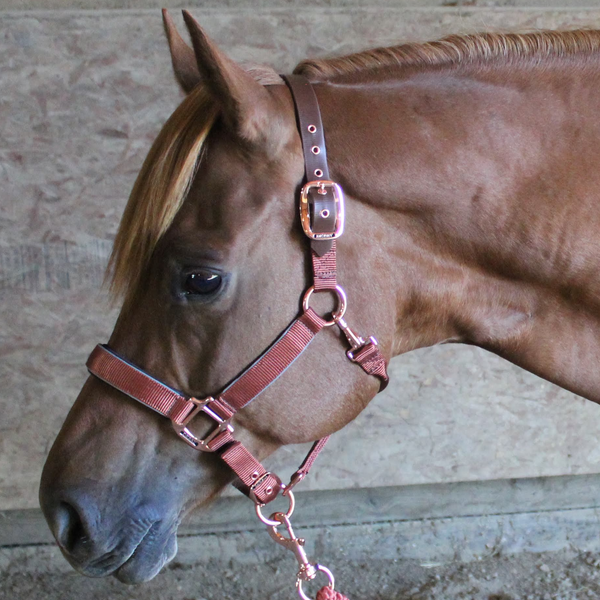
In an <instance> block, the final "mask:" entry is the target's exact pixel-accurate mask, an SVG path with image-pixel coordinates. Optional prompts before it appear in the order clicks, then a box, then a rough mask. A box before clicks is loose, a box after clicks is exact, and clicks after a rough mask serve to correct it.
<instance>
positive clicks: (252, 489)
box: [87, 75, 388, 506]
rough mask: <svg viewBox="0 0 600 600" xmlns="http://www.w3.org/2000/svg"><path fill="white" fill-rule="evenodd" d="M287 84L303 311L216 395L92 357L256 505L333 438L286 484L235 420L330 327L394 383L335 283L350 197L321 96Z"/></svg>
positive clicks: (120, 361) (91, 364) (371, 369)
mask: <svg viewBox="0 0 600 600" xmlns="http://www.w3.org/2000/svg"><path fill="white" fill-rule="evenodd" d="M284 79H285V80H286V83H287V85H288V86H289V88H290V90H291V92H292V96H293V98H294V102H295V104H296V111H297V116H298V127H299V130H300V134H301V138H302V147H303V152H304V164H305V170H306V181H305V182H304V186H303V188H302V192H301V197H300V216H301V221H302V227H303V229H304V232H305V233H306V235H307V237H309V238H310V240H311V242H310V243H311V256H312V265H313V285H311V286H310V287H309V289H308V290H307V291H306V293H305V295H304V299H303V313H302V314H301V315H300V316H299V317H298V318H297V319H295V320H294V321H293V322H292V323H291V325H290V326H289V327H288V328H287V329H286V330H285V331H284V332H283V333H282V334H281V335H280V336H279V338H277V340H276V341H275V342H274V343H273V344H272V345H271V346H270V347H269V348H268V349H267V350H266V351H265V352H264V353H263V354H262V355H261V356H260V357H259V358H258V359H257V360H256V361H255V362H254V363H252V364H251V365H250V366H249V367H248V368H247V369H245V370H244V371H243V372H242V373H241V374H240V375H239V377H237V378H236V379H235V380H234V381H233V382H231V383H230V384H229V385H228V386H227V387H226V388H225V389H224V390H222V391H221V392H220V393H219V394H217V395H216V396H215V397H212V396H210V397H208V398H204V399H203V400H198V399H196V398H193V397H190V396H188V395H186V394H184V393H182V392H180V391H178V390H175V389H173V388H171V387H169V386H167V385H166V384H164V383H162V382H161V381H159V380H158V379H156V378H154V377H152V376H151V375H149V374H148V373H146V372H145V371H143V370H142V369H140V368H139V367H137V366H135V365H134V364H132V363H131V362H129V361H128V360H126V359H125V358H123V357H121V356H119V355H118V354H117V353H116V352H114V351H113V350H111V349H110V348H108V347H107V346H105V345H98V346H96V348H95V349H94V351H93V352H92V354H91V355H90V357H89V359H88V361H87V368H88V370H89V371H90V373H91V374H92V375H95V376H96V377H98V379H101V380H102V381H104V382H106V383H107V384H108V385H110V386H112V387H114V388H115V389H117V390H119V391H121V392H123V393H124V394H126V395H127V396H129V397H131V398H133V399H135V400H137V401H138V402H141V403H142V404H145V405H146V406H148V407H149V408H151V409H152V410H154V411H156V412H158V413H159V414H161V415H163V416H164V417H167V418H168V419H170V420H171V422H172V424H173V427H174V429H175V431H176V433H177V435H179V437H180V438H181V439H183V440H184V441H185V442H186V443H187V444H189V445H190V446H192V447H193V448H195V449H197V450H201V451H203V452H215V453H217V454H218V455H219V456H220V457H221V458H222V459H223V460H224V461H225V462H226V463H227V464H228V465H229V467H230V468H231V469H232V470H233V471H234V473H235V474H236V475H237V480H236V481H235V482H234V485H236V487H238V488H239V489H240V490H241V491H242V492H243V493H244V494H246V495H247V496H249V497H250V498H251V499H252V500H253V501H254V502H255V503H256V504H257V506H261V505H264V504H267V503H268V502H270V501H272V500H273V499H275V498H276V497H277V495H278V493H279V491H280V490H282V489H284V488H285V491H284V494H285V493H287V491H289V490H291V489H292V487H293V486H294V485H296V484H297V483H298V482H299V481H301V480H302V479H303V478H304V477H305V476H306V474H307V473H308V471H309V469H310V468H311V466H312V465H313V463H314V462H315V459H316V457H317V455H318V454H319V452H320V451H321V450H322V449H323V447H324V446H325V443H326V442H327V440H328V439H329V436H328V437H326V438H323V439H322V440H318V441H317V442H315V443H314V444H313V446H312V448H311V450H310V451H309V453H308V455H307V457H306V459H305V460H304V462H303V463H302V465H301V466H300V468H299V469H298V470H297V471H296V473H294V475H293V476H292V478H291V480H290V483H289V484H288V485H287V486H283V484H282V483H281V480H280V479H279V477H277V475H275V474H273V473H270V472H269V471H267V470H266V469H265V468H264V467H263V465H262V464H261V463H260V462H259V461H258V460H257V459H256V458H255V457H254V456H252V454H251V453H250V452H249V450H248V449H247V448H246V447H245V446H244V445H243V444H242V443H241V442H239V441H237V440H235V438H234V436H233V434H234V429H233V426H232V425H231V419H232V417H233V416H234V415H235V413H236V412H237V411H238V410H241V409H242V408H244V407H245V406H247V405H248V404H249V403H250V402H252V400H254V399H255V398H256V397H257V396H258V395H259V394H260V393H261V392H262V391H264V390H265V389H266V388H267V387H269V386H270V385H271V383H273V382H274V381H275V380H276V379H278V378H279V377H280V376H281V375H282V374H283V373H284V372H285V371H286V370H287V369H288V367H289V366H290V365H291V364H292V363H293V362H294V361H295V360H296V359H297V358H298V357H299V356H300V355H301V354H302V353H303V352H304V350H305V349H306V348H307V347H308V345H309V344H310V342H311V341H312V340H313V339H314V337H315V336H316V335H317V334H318V333H319V332H320V331H321V330H322V329H323V328H325V327H329V326H332V325H337V326H338V327H339V328H340V330H341V331H342V332H343V333H344V335H345V337H346V339H347V340H348V342H349V344H350V349H349V350H348V351H347V352H346V355H347V357H348V358H349V360H351V361H352V362H355V363H357V364H358V365H359V366H360V367H361V368H362V369H363V370H364V371H365V373H367V374H369V375H373V376H375V377H377V378H378V379H379V380H380V390H382V389H384V388H385V386H386V385H387V383H388V375H387V370H386V361H385V358H384V357H383V355H382V354H381V352H380V350H379V347H378V345H377V340H376V339H375V338H374V337H370V338H368V339H366V340H365V339H364V338H362V337H360V336H359V335H357V334H356V333H354V331H353V330H352V329H351V328H350V327H349V326H348V324H347V323H346V321H345V320H344V314H345V312H346V305H347V301H346V294H345V292H344V290H343V289H342V288H341V287H340V286H339V285H338V283H337V269H336V239H337V238H339V237H340V235H342V233H343V229H344V217H345V214H344V195H343V192H342V189H341V187H340V186H339V185H338V184H336V183H335V182H333V181H331V180H330V179H329V168H328V165H327V152H326V148H325V137H324V132H323V124H322V121H321V114H320V111H319V105H318V102H317V98H316V95H315V93H314V90H313V88H312V86H311V84H310V83H309V82H308V80H306V79H305V78H303V77H300V76H297V75H293V76H289V77H285V78H284ZM323 291H329V292H333V293H334V294H335V295H336V296H337V300H338V306H337V308H336V310H335V311H334V313H333V314H332V316H331V317H332V318H331V319H330V320H329V321H326V320H325V319H324V318H322V317H320V316H319V315H317V314H316V313H315V312H314V311H313V310H312V309H311V308H310V306H309V302H310V298H311V295H312V294H313V293H319V292H323ZM200 413H202V414H204V415H205V416H208V417H210V418H211V419H212V420H213V421H214V422H215V427H214V429H213V430H212V431H211V432H210V433H209V434H208V435H206V436H205V437H204V438H202V439H201V438H198V437H197V436H196V435H194V434H193V433H192V432H191V431H190V429H189V428H188V425H189V424H190V422H191V421H192V419H194V418H195V417H196V416H197V415H199V414H200Z"/></svg>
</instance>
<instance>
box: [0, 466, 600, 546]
mask: <svg viewBox="0 0 600 600" xmlns="http://www.w3.org/2000/svg"><path fill="white" fill-rule="evenodd" d="M296 498H297V507H298V508H297V511H296V514H295V515H294V524H295V526H297V527H317V526H318V527H329V526H339V525H348V526H356V525H362V524H372V523H401V522H409V521H414V522H417V521H423V520H431V519H448V518H461V519H468V518H471V517H472V518H474V519H477V518H479V517H483V516H494V515H522V514H525V513H527V514H538V513H547V512H561V511H576V510H584V511H587V512H585V519H586V522H587V520H588V519H589V518H590V515H592V516H593V515H595V511H596V509H597V508H600V475H575V476H562V477H543V478H533V479H505V480H496V481H483V482H463V483H450V484H433V485H414V486H393V487H377V488H371V489H348V490H325V491H311V492H298V493H297V494H296ZM596 520H597V519H596ZM263 528H264V526H263V525H262V524H261V523H260V522H259V521H258V520H257V519H256V517H255V516H254V511H253V510H252V506H251V505H250V503H249V501H248V500H247V499H246V498H243V497H242V496H239V497H235V498H221V499H220V500H218V501H217V502H216V503H215V504H214V505H213V506H211V507H210V508H209V509H208V510H205V511H201V512H197V513H195V514H192V515H191V516H190V518H189V519H188V520H187V521H186V522H185V523H184V524H183V525H182V527H181V528H180V535H181V536H193V535H207V534H214V533H224V532H239V531H254V530H260V529H263ZM598 530H599V535H598V540H599V543H600V523H599V524H598ZM52 542H53V540H52V536H51V535H50V532H49V531H48V527H47V525H46V523H45V521H44V519H43V516H42V514H41V511H40V510H38V509H29V510H7V511H2V512H0V546H23V545H32V544H49V543H52Z"/></svg>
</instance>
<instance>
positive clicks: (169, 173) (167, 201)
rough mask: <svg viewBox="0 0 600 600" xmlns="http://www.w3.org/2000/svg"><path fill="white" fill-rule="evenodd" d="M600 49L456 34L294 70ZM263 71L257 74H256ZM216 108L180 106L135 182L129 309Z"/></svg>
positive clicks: (590, 35)
mask: <svg viewBox="0 0 600 600" xmlns="http://www.w3.org/2000/svg"><path fill="white" fill-rule="evenodd" d="M599 49H600V31H592V30H574V31H561V32H558V31H540V32H534V33H522V34H517V33H508V34H501V33H483V34H476V35H452V36H450V37H447V38H444V39H442V40H439V41H435V42H427V43H409V44H402V45H400V46H391V47H388V48H375V49H372V50H366V51H364V52H359V53H356V54H350V55H348V56H342V57H338V58H329V59H311V60H305V61H302V62H301V63H300V64H299V65H298V66H297V67H296V69H295V70H294V72H295V73H299V74H302V75H305V76H306V77H308V78H309V79H310V80H311V81H315V82H318V81H330V80H333V79H335V78H342V77H343V76H345V75H350V74H356V73H367V72H368V73H376V72H377V70H378V69H383V68H386V67H387V68H389V67H426V66H433V67H435V66H456V65H462V64H465V63H471V64H473V63H475V64H484V63H485V62H488V61H492V60H493V59H505V60H512V59H515V58H523V57H540V58H542V57H543V58H547V57H549V56H573V55H576V54H580V53H588V54H589V53H591V52H595V51H598V50H599ZM248 71H249V72H251V73H252V74H253V76H254V77H255V78H256V79H257V80H258V81H260V82H261V83H263V84H264V85H268V84H276V83H280V84H281V83H282V81H281V80H280V79H279V78H278V76H277V75H276V74H275V73H274V72H272V70H269V73H267V75H266V76H265V73H264V71H265V70H264V68H257V67H250V68H249V69H248ZM254 71H256V72H254ZM217 114H218V109H217V106H216V104H215V102H214V101H213V100H212V99H211V98H210V96H209V94H208V92H207V91H206V89H205V88H204V87H203V86H202V85H198V86H197V87H196V88H195V89H194V90H193V91H192V92H191V93H190V94H188V96H186V98H185V99H184V100H183V102H182V103H181V104H180V105H179V107H178V108H177V109H176V110H175V112H174V113H173V114H172V115H171V117H170V118H169V120H168V121H167V122H166V124H165V125H164V127H163V128H162V130H161V131H160V133H159V135H158V137H157V138H156V140H155V141H154V143H153V144H152V147H151V149H150V152H149V153H148V156H147V157H146V160H145V161H144V164H143V166H142V169H141V171H140V173H139V175H138V177H137V179H136V181H135V184H134V186H133V190H132V192H131V195H130V197H129V201H128V202H127V206H126V208H125V212H124V213H123V218H122V219H121V223H120V225H119V229H118V232H117V235H116V238H115V243H114V246H113V250H112V254H111V256H110V259H109V265H108V269H107V275H106V278H107V280H108V281H109V282H110V289H111V292H112V293H113V295H114V296H116V297H123V298H124V299H125V303H127V302H128V301H129V300H130V299H131V297H132V293H131V292H132V291H134V290H136V289H138V286H139V284H140V282H141V279H142V276H143V274H144V272H145V270H146V268H147V266H148V264H149V262H150V258H151V256H152V253H153V252H154V250H155V248H156V246H157V244H158V242H159V240H160V239H161V237H162V236H163V234H164V233H165V232H166V231H167V229H168V228H169V226H170V225H171V224H172V222H173V219H174V218H175V215H176V214H177V212H178V211H179V209H180V208H181V205H182V204H183V201H184V200H185V198H186V195H187V193H188V190H189V187H190V185H191V183H192V181H193V178H194V175H195V172H196V169H197V166H198V164H199V162H200V159H201V155H202V149H203V147H204V142H205V140H206V137H207V135H208V133H209V132H210V129H211V127H212V125H213V123H214V121H215V119H216V117H217Z"/></svg>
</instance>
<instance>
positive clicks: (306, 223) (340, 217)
mask: <svg viewBox="0 0 600 600" xmlns="http://www.w3.org/2000/svg"><path fill="white" fill-rule="evenodd" d="M313 189H316V190H317V193H318V194H323V195H325V194H327V192H328V191H331V193H332V194H333V200H334V202H335V212H336V214H335V226H334V228H333V231H324V232H321V231H320V232H315V231H313V229H312V223H311V220H310V202H309V197H310V191H311V190H313ZM323 216H324V217H328V216H329V215H323ZM300 221H301V222H302V229H303V230H304V233H305V234H306V235H307V236H308V237H309V238H310V239H311V240H335V239H337V238H339V237H340V236H341V235H342V233H344V192H343V191H342V188H341V187H340V186H339V185H338V184H337V183H335V182H333V181H327V180H323V181H309V182H308V183H306V184H305V185H304V187H303V188H302V191H301V192H300Z"/></svg>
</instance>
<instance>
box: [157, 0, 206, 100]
mask: <svg viewBox="0 0 600 600" xmlns="http://www.w3.org/2000/svg"><path fill="white" fill-rule="evenodd" d="M162 15H163V24H164V26H165V33H166V34H167V40H168V42H169V49H170V50H171V61H172V62H173V71H175V77H176V78H177V81H178V82H179V85H180V86H181V88H182V89H183V91H184V92H185V93H186V94H189V93H190V92H191V91H192V90H193V89H194V88H195V87H196V86H197V85H198V84H199V83H200V79H201V77H200V71H199V70H198V65H197V64H196V55H195V54H194V51H193V50H192V49H191V48H190V47H189V46H188V45H187V44H186V43H185V41H184V40H183V38H182V37H181V36H180V35H179V32H178V31H177V28H176V27H175V23H173V19H172V18H171V15H170V14H169V12H168V11H167V9H166V8H163V11H162Z"/></svg>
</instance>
